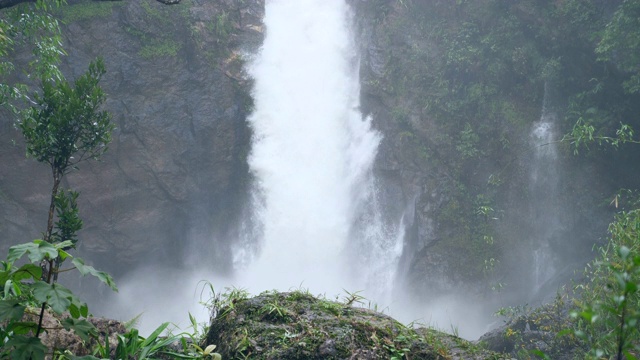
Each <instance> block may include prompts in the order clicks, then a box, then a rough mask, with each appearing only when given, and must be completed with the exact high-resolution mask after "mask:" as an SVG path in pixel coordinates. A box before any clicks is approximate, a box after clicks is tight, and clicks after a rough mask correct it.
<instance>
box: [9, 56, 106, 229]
mask: <svg viewBox="0 0 640 360" xmlns="http://www.w3.org/2000/svg"><path fill="white" fill-rule="evenodd" d="M104 73H105V69H104V63H103V61H102V60H101V59H98V60H96V61H95V62H92V63H91V64H90V65H89V70H88V71H87V73H85V74H84V75H82V76H81V77H80V78H78V79H77V80H76V82H75V85H74V86H73V87H72V86H71V85H70V84H69V83H68V82H67V81H66V80H64V79H63V80H43V81H42V94H35V96H34V97H35V104H34V106H31V107H30V108H28V109H27V110H26V111H24V112H23V117H22V119H21V121H20V123H19V125H18V126H19V128H20V130H21V131H22V134H23V135H24V138H25V140H26V143H27V156H30V157H33V158H35V159H36V160H38V161H39V162H43V163H47V164H48V165H49V166H50V167H51V172H52V175H53V188H52V190H51V203H50V205H49V217H48V221H47V229H46V231H45V233H44V240H45V241H47V242H54V241H56V242H60V241H65V240H72V239H69V238H68V236H62V237H59V235H60V234H57V235H58V237H57V238H56V237H54V235H56V234H54V233H53V219H54V211H55V209H56V202H57V201H58V202H65V201H66V202H67V203H68V205H69V206H72V205H73V204H74V203H75V198H74V197H73V196H71V197H70V198H68V200H62V197H61V196H62V195H61V193H60V192H59V191H58V190H59V186H60V182H61V181H62V177H63V176H64V175H66V174H67V173H68V172H69V171H70V170H72V169H74V168H76V165H77V164H78V163H79V162H81V161H83V160H86V159H90V158H91V159H97V158H98V157H100V155H102V154H103V153H104V152H105V151H106V150H107V144H108V143H109V142H110V141H111V131H112V130H113V128H114V126H113V124H111V119H110V116H109V113H107V112H106V111H100V110H99V109H100V106H101V105H102V104H103V103H104V100H105V94H104V92H103V91H102V89H101V88H100V86H99V85H98V83H99V82H100V79H101V78H102V75H104ZM58 197H60V198H59V199H58V200H57V198H58ZM75 197H77V196H75Z"/></svg>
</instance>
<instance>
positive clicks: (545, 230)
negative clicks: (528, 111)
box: [530, 85, 563, 294]
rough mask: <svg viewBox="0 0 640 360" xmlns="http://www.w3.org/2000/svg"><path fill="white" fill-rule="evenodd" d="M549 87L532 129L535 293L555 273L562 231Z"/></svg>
mask: <svg viewBox="0 0 640 360" xmlns="http://www.w3.org/2000/svg"><path fill="white" fill-rule="evenodd" d="M548 93H549V91H548V87H547V86H546V85H545V95H544V100H543V106H542V114H541V116H540V120H538V121H537V122H535V123H534V124H533V127H532V129H531V144H532V146H533V149H534V152H533V159H532V162H531V175H530V179H531V180H530V197H531V217H532V218H531V223H532V227H533V229H532V230H533V232H532V234H533V235H532V236H533V238H532V244H531V251H532V267H533V269H532V270H533V271H532V277H533V278H532V279H531V280H532V282H533V285H534V287H533V290H534V294H535V293H536V292H538V291H539V290H540V288H541V287H542V286H543V285H544V284H545V283H546V282H547V281H548V280H549V279H551V277H552V276H553V275H554V273H555V271H556V269H555V264H554V262H555V259H554V254H553V252H552V250H551V248H550V244H551V243H552V241H553V240H554V236H557V234H558V232H559V231H560V230H561V227H562V222H561V220H560V217H561V216H562V211H563V209H562V206H561V204H560V201H559V195H560V194H559V182H560V176H559V165H558V149H557V146H556V144H555V140H556V138H557V135H556V114H555V113H554V112H553V111H552V110H551V109H550V108H549V106H548Z"/></svg>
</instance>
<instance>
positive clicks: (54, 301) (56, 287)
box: [33, 281, 80, 314]
mask: <svg viewBox="0 0 640 360" xmlns="http://www.w3.org/2000/svg"><path fill="white" fill-rule="evenodd" d="M33 296H34V297H35V298H36V300H38V301H40V302H41V303H45V302H46V303H47V304H49V306H51V309H52V310H53V311H54V312H55V313H57V314H62V313H63V312H64V311H65V310H67V309H68V308H69V306H70V305H71V303H72V302H76V301H77V302H80V301H79V300H78V299H77V298H76V296H75V295H73V293H72V292H71V290H69V289H67V288H65V287H64V286H62V285H60V284H47V283H46V282H44V281H38V282H36V283H35V284H33Z"/></svg>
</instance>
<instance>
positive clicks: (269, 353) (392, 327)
mask: <svg viewBox="0 0 640 360" xmlns="http://www.w3.org/2000/svg"><path fill="white" fill-rule="evenodd" d="M231 294H232V296H226V297H224V296H223V299H218V301H217V302H216V303H215V304H216V305H218V306H215V308H216V316H215V317H214V318H213V320H212V322H211V327H210V328H209V332H208V334H207V337H206V339H205V342H206V344H205V345H208V344H215V345H217V349H216V351H219V353H220V354H221V355H222V358H223V359H244V358H250V359H280V360H286V359H289V360H293V359H301V360H302V359H305V360H308V359H430V360H436V359H442V360H444V359H465V360H467V359H468V360H471V359H473V360H476V359H509V357H505V356H503V355H501V354H498V353H494V352H490V351H487V350H484V349H482V348H480V347H479V346H477V345H475V344H473V343H470V342H468V341H466V340H463V339H460V338H458V337H455V336H451V335H447V334H444V333H441V332H438V331H435V330H432V329H425V328H420V329H414V328H409V327H406V326H404V325H402V324H401V323H399V322H397V321H396V320H394V319H393V318H391V317H389V316H387V315H384V314H381V313H379V312H375V311H372V310H369V309H365V308H359V307H355V306H352V305H355V303H356V302H357V300H358V299H357V297H355V296H352V297H350V298H348V299H346V300H345V302H344V303H341V302H335V301H330V300H326V299H322V298H317V297H314V296H312V295H310V294H309V293H308V292H304V291H294V292H287V293H278V292H268V293H263V294H261V295H259V296H256V297H253V298H248V297H246V296H245V294H242V293H238V292H235V294H234V292H232V293H231Z"/></svg>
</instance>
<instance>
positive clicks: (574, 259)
mask: <svg viewBox="0 0 640 360" xmlns="http://www.w3.org/2000/svg"><path fill="white" fill-rule="evenodd" d="M351 3H352V5H353V7H354V9H355V12H356V17H355V18H356V22H357V29H358V32H359V36H360V40H361V41H360V43H361V64H362V68H361V81H362V107H363V110H364V111H365V112H366V113H369V114H371V115H372V116H373V119H374V124H375V126H376V127H377V128H378V129H380V130H382V132H383V133H384V140H383V143H382V148H381V151H380V156H379V158H378V162H377V164H376V171H377V173H378V176H379V177H380V178H382V179H384V181H385V182H386V183H387V184H390V185H391V186H393V187H400V188H401V189H402V190H401V195H400V196H398V197H397V198H400V199H402V201H404V202H405V204H406V205H407V206H408V210H407V212H406V214H407V216H408V218H409V219H412V220H413V221H412V222H411V221H409V222H408V225H409V228H408V236H407V238H406V243H405V254H404V256H403V263H402V264H401V266H402V268H403V269H404V272H403V274H405V275H406V281H407V285H409V287H410V288H411V289H412V290H411V291H412V292H414V295H417V296H419V297H421V298H429V297H433V296H435V294H440V293H442V292H449V291H456V290H460V289H464V291H468V290H471V291H472V292H474V293H476V294H485V295H486V297H487V299H491V298H496V297H499V298H500V299H501V300H500V301H503V300H505V299H507V301H508V300H509V295H508V294H509V293H510V294H518V295H514V297H515V298H516V301H523V300H524V301H529V300H532V299H533V298H536V297H538V296H542V295H544V294H542V293H544V292H546V293H549V292H554V291H555V286H557V285H558V284H559V283H561V282H562V281H564V280H566V279H567V278H569V277H572V276H577V277H579V275H574V273H573V270H574V269H576V268H580V267H581V266H582V264H583V263H584V261H585V259H587V258H589V257H590V256H591V248H592V245H593V244H594V243H598V242H600V241H602V239H603V238H604V237H605V236H606V228H607V224H608V222H609V221H611V219H612V217H611V214H612V212H613V211H615V209H614V207H613V206H609V205H608V203H609V201H610V200H611V199H612V198H613V196H614V193H615V192H616V191H617V190H618V189H620V188H635V187H636V186H637V185H638V184H637V180H636V179H637V175H631V172H632V171H631V170H630V169H631V168H634V166H633V162H634V161H637V159H638V157H639V149H638V148H637V147H634V146H633V145H631V146H626V147H624V148H621V149H619V150H617V151H612V150H611V149H609V150H606V149H605V150H604V152H602V151H592V152H589V151H586V149H582V150H581V152H580V154H579V155H578V156H576V155H574V154H573V148H571V146H570V145H569V143H568V142H567V143H560V144H554V145H553V146H554V149H555V151H556V153H557V156H556V158H555V160H554V162H553V164H551V163H544V164H542V165H541V166H542V167H543V170H542V171H545V172H547V173H550V172H551V170H549V168H550V167H552V166H553V167H554V168H555V170H553V173H554V174H553V176H555V177H557V180H554V181H555V182H554V185H553V189H549V190H547V189H546V188H545V187H544V186H542V183H539V184H534V182H535V181H539V180H532V179H534V178H535V174H534V172H535V171H537V170H535V168H534V166H533V163H534V162H535V161H537V160H536V158H535V156H536V155H535V153H536V151H538V150H539V147H538V146H536V145H534V144H533V143H532V138H531V132H532V126H533V125H534V124H535V123H536V122H537V121H539V120H540V119H541V117H542V116H543V112H545V111H546V113H548V114H552V115H553V116H554V117H555V120H554V127H555V129H556V134H555V138H554V140H560V139H561V138H562V136H563V134H566V133H568V132H570V131H571V128H572V126H573V124H574V123H575V121H576V116H575V114H576V113H577V111H578V110H579V108H580V107H581V106H582V107H583V109H586V108H589V107H601V108H604V109H616V110H612V112H613V111H616V112H617V114H616V116H611V117H609V118H608V121H609V124H607V123H603V122H601V123H600V126H602V129H607V126H610V128H609V129H608V130H603V131H611V128H612V127H615V126H617V121H628V122H632V123H634V122H636V119H637V116H635V114H637V112H638V106H636V105H629V104H631V103H634V104H637V102H638V96H637V94H636V95H629V94H623V92H622V87H621V86H620V83H621V81H622V80H623V79H624V78H625V76H628V75H625V74H621V73H618V72H616V71H615V70H613V69H615V68H616V64H611V63H608V64H605V63H602V62H599V61H598V59H597V56H596V54H595V51H594V48H595V47H596V46H597V42H598V38H597V31H598V30H600V29H602V28H604V26H605V25H606V23H607V22H608V21H609V20H610V16H611V14H612V13H613V12H614V11H615V9H616V8H617V6H618V5H619V3H620V2H602V1H596V0H593V1H587V2H576V1H562V2H544V3H540V2H535V1H523V2H517V3H513V2H509V1H500V0H483V1H474V2H451V1H429V2H425V1H390V0H353V1H351ZM594 79H598V81H601V82H602V83H606V86H607V93H605V94H603V95H602V96H600V94H598V95H597V96H594V97H592V98H589V96H590V95H589V94H594V93H595V91H594V89H593V88H592V86H593V84H592V83H593V82H594V81H595V80H594ZM590 82H591V83H590ZM585 94H587V95H585ZM614 94H615V95H614ZM585 98H587V99H589V101H591V103H590V104H588V105H587V104H585V103H584V102H581V101H582V100H583V99H585ZM613 98H616V99H617V100H613ZM603 99H608V100H603ZM543 108H544V109H543ZM545 109H546V110H545ZM623 114H624V115H623ZM614 118H615V119H616V120H614V122H616V124H615V125H612V120H613V119H614ZM596 147H597V146H596ZM594 150H595V149H594ZM634 159H635V160H634ZM614 169H615V170H614ZM547 182H548V181H547ZM548 187H549V188H550V187H551V186H548ZM552 226H553V227H555V228H554V229H553V231H548V229H549V228H551V227H552ZM539 233H545V234H544V236H542V235H540V234H539ZM541 237H544V238H545V239H544V245H542V247H545V248H544V249H542V250H540V246H541V245H540V238H541ZM536 251H538V254H540V253H541V252H543V251H544V252H547V253H548V256H547V257H548V259H546V260H545V261H546V263H545V264H544V265H543V266H546V267H547V268H549V269H553V272H554V274H552V275H550V274H544V275H545V276H544V277H545V279H544V280H546V281H547V282H548V284H535V285H534V282H535V281H537V280H536V276H538V277H540V275H535V274H534V273H535V271H536V270H535V267H536V266H539V265H540V264H539V262H540V261H541V260H540V258H538V259H536ZM540 256H541V255H540ZM540 256H539V257H540ZM536 262H538V263H536ZM543 270H544V269H538V271H539V272H541V271H543ZM549 277H551V278H549ZM545 285H546V286H547V287H545ZM503 286H506V287H505V288H504V289H505V291H503V293H502V294H499V293H498V292H492V291H491V290H490V289H491V288H494V289H499V288H501V287H503ZM538 291H539V292H541V293H540V294H536V292H538ZM505 293H506V294H507V295H505Z"/></svg>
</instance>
